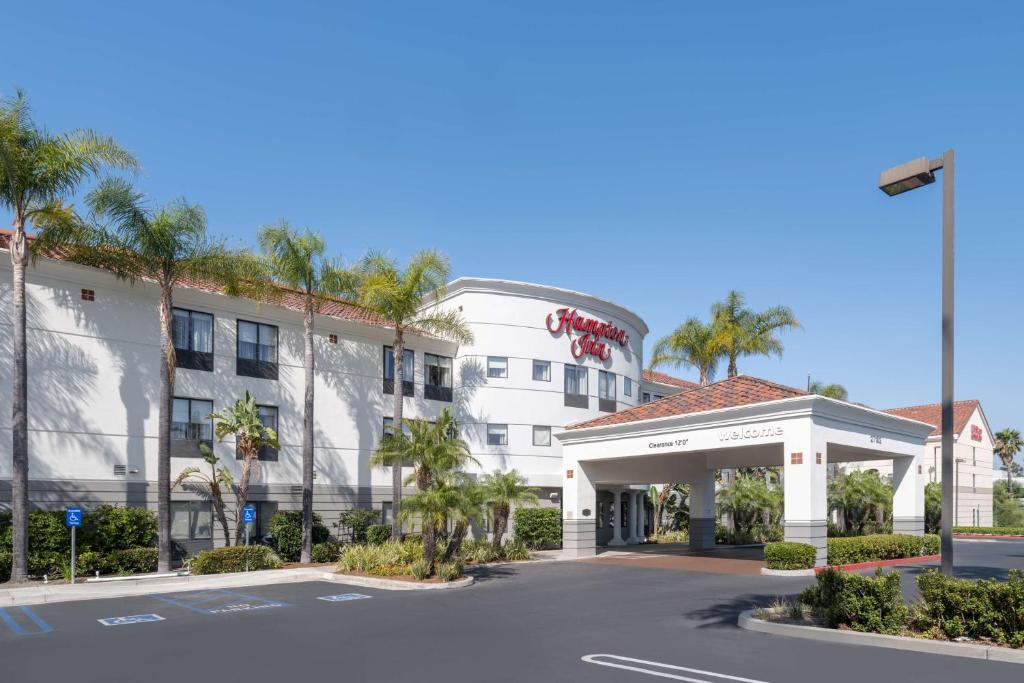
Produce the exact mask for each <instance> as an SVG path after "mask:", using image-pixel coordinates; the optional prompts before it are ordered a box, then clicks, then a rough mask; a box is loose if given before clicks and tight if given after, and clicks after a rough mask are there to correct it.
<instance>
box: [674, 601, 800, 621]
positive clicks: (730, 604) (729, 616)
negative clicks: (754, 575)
mask: <svg viewBox="0 0 1024 683" xmlns="http://www.w3.org/2000/svg"><path fill="white" fill-rule="evenodd" d="M780 597H787V598H788V597H791V596H787V595H786V594H785V593H782V592H780V593H747V594H745V595H739V596H736V597H734V598H730V599H728V600H723V601H719V602H717V603H715V604H714V605H711V606H708V607H702V608H700V609H695V610H691V611H689V612H684V613H683V616H685V617H686V618H688V619H692V620H694V621H696V622H698V626H697V628H735V627H736V620H737V619H738V618H739V616H740V612H744V611H746V610H748V609H754V608H755V607H767V606H768V605H770V604H771V603H772V602H774V601H775V600H776V599H778V598H780Z"/></svg>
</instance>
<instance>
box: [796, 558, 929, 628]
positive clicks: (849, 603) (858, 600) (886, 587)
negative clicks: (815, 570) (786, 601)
mask: <svg viewBox="0 0 1024 683" xmlns="http://www.w3.org/2000/svg"><path fill="white" fill-rule="evenodd" d="M797 600H798V601H799V602H802V603H804V604H805V605H808V606H810V607H811V609H812V610H813V611H814V612H815V613H816V614H818V615H820V616H821V617H822V618H823V619H824V620H825V623H826V624H827V625H828V626H830V627H831V628H839V627H844V628H849V629H852V630H854V631H866V632H871V633H888V634H898V633H900V632H901V631H902V630H903V628H904V626H905V625H906V623H907V617H908V615H909V612H908V610H907V606H906V605H905V604H904V602H903V592H902V591H901V590H900V573H899V572H889V573H888V574H883V573H882V570H881V569H879V570H878V571H877V572H875V575H874V576H873V577H870V576H861V575H860V574H853V573H849V572H843V571H839V570H836V569H826V570H825V571H823V572H821V573H820V574H818V577H817V583H815V585H813V586H811V587H810V588H808V589H807V590H805V591H804V592H803V593H801V594H800V596H799V597H798V598H797Z"/></svg>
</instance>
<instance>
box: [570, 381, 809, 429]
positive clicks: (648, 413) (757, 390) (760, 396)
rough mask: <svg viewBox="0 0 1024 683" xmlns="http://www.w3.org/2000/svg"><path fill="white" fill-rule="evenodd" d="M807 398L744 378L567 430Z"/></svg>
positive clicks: (799, 392) (575, 425)
mask: <svg viewBox="0 0 1024 683" xmlns="http://www.w3.org/2000/svg"><path fill="white" fill-rule="evenodd" d="M806 395H807V392H806V391H801V390H800V389H794V388H793V387H787V386H783V385H782V384H776V383H775V382H769V381H768V380H765V379H758V378H757V377H748V376H746V375H740V376H738V377H731V378H729V379H724V380H722V381H720V382H715V383H714V384H709V385H708V386H706V387H698V388H696V389H691V390H690V391H683V392H680V393H678V394H673V395H672V396H666V397H665V398H663V399H659V400H657V401H652V402H650V403H645V404H643V405H640V406H636V407H635V408H629V409H628V410H623V411H621V412H618V413H612V414H610V415H603V416H601V417H598V418H596V419H593V420H589V421H587V422H579V423H577V424H574V425H569V426H568V427H566V429H582V428H584V427H601V426H604V425H615V424H624V423H627V422H638V421H640V420H651V419H654V418H656V417H671V416H673V415H686V414H688V413H700V412H704V411H707V410H717V409H719V408H734V407H736V406H745V405H751V404H754V403H767V402H768V401H778V400H781V399H784V398H793V397H795V396H806Z"/></svg>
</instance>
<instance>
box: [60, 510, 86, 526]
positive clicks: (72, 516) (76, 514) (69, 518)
mask: <svg viewBox="0 0 1024 683" xmlns="http://www.w3.org/2000/svg"><path fill="white" fill-rule="evenodd" d="M64 524H66V525H67V526H82V508H68V509H67V510H65V511H64Z"/></svg>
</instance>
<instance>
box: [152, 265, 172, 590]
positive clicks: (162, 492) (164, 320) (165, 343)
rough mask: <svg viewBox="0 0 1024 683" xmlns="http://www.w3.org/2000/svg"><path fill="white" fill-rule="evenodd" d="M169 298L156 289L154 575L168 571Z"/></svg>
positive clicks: (164, 291) (167, 291)
mask: <svg viewBox="0 0 1024 683" xmlns="http://www.w3.org/2000/svg"><path fill="white" fill-rule="evenodd" d="M171 294H172V289H171V287H170V286H169V285H166V284H164V285H163V286H161V288H160V405H159V417H158V421H157V447H156V448H157V455H156V512H157V524H158V525H159V529H158V532H157V536H158V538H159V546H158V550H157V571H160V572H167V571H170V570H171V409H172V407H173V405H174V404H173V402H174V365H175V359H174V345H173V344H172V343H171Z"/></svg>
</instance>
